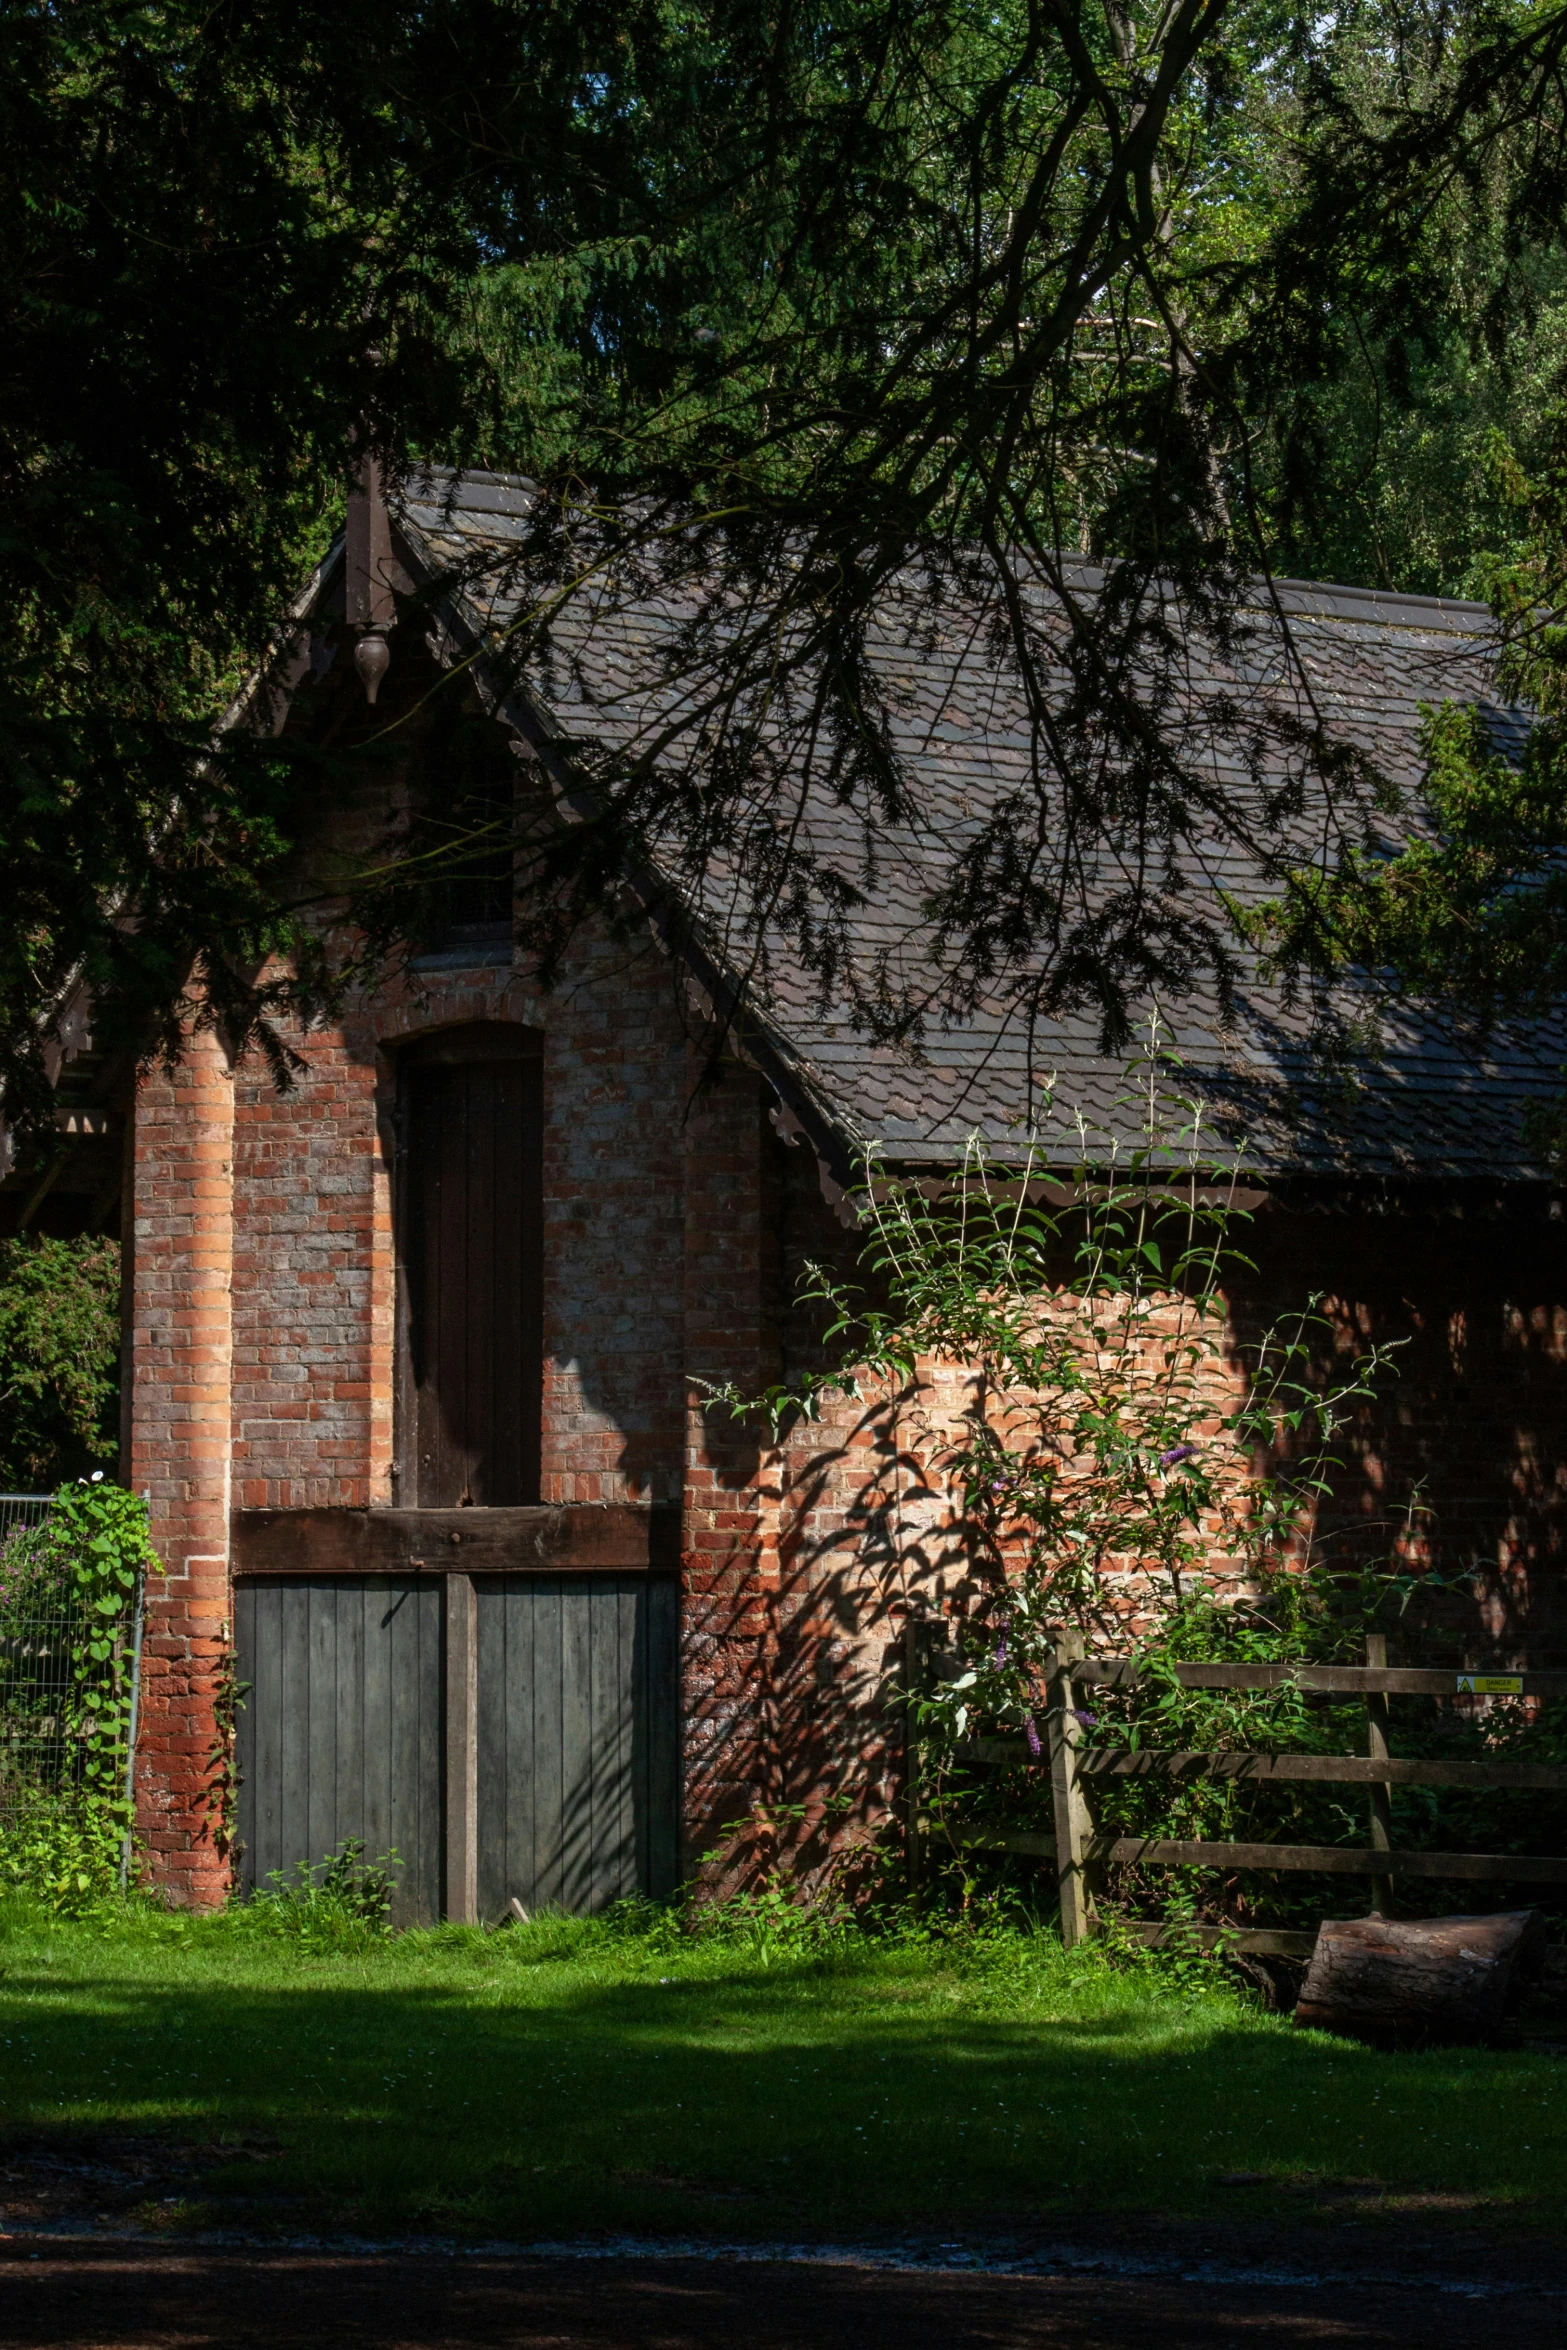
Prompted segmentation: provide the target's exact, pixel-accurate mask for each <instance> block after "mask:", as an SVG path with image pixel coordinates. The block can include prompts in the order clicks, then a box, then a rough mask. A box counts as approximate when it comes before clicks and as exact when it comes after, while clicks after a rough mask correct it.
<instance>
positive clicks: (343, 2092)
mask: <svg viewBox="0 0 1567 2350" xmlns="http://www.w3.org/2000/svg"><path fill="white" fill-rule="evenodd" d="M0 1969H3V1972H0V2018H3V2029H0V2065H3V2073H0V2113H3V2116H4V2120H5V2124H6V2126H7V2128H8V2130H9V2132H10V2133H11V2136H12V2142H13V2144H14V2143H15V2141H16V2135H17V2133H18V2132H25V2133H28V2134H34V2133H36V2132H37V2131H38V2130H39V2129H40V2128H42V2129H44V2130H45V2131H54V2130H64V2131H66V2132H67V2133H68V2134H70V2136H71V2137H73V2138H74V2139H76V2140H77V2141H78V2142H79V2141H80V2137H81V2133H83V2132H89V2133H91V2132H95V2131H103V2132H111V2133H115V2134H124V2133H137V2134H143V2135H146V2134H154V2133H161V2134H167V2135H170V2136H172V2137H174V2138H177V2139H179V2140H180V2141H182V2142H184V2143H186V2144H197V2145H201V2146H204V2147H206V2148H208V2149H210V2152H209V2154H208V2155H207V2156H206V2157H204V2159H203V2163H202V2168H203V2171H204V2173H205V2175H204V2177H203V2179H202V2183H201V2185H200V2188H199V2190H198V2191H197V2193H196V2198H195V2201H194V2202H193V2203H191V2204H189V2205H187V2206H186V2207H183V2208H181V2209H180V2210H179V2212H178V2213H177V2216H178V2217H179V2218H180V2219H181V2221H182V2222H188V2221H190V2220H192V2219H195V2220H200V2221H211V2222H216V2223H228V2224H242V2225H245V2226H251V2227H254V2226H267V2225H269V2224H277V2225H280V2226H284V2227H286V2228H289V2229H292V2230H297V2229H300V2228H304V2227H333V2228H366V2227H368V2228H370V2229H372V2230H382V2231H384V2230H390V2229H393V2228H404V2229H419V2230H435V2231H438V2232H441V2233H453V2234H458V2235H478V2236H496V2235H499V2236H505V2237H509V2238H522V2239H528V2238H533V2237H539V2236H556V2235H562V2234H575V2233H577V2232H579V2231H583V2230H594V2229H606V2228H607V2229H630V2230H636V2231H639V2232H640V2231H678V2232H681V2233H688V2232H700V2233H703V2234H707V2235H717V2236H723V2237H726V2238H733V2237H739V2236H776V2235H828V2236H835V2237H838V2238H840V2239H841V2238H846V2237H847V2238H861V2239H864V2238H865V2237H867V2236H870V2235H873V2234H875V2233H876V2232H877V2231H889V2230H896V2229H901V2228H922V2229H930V2228H936V2229H946V2228H949V2227H952V2228H957V2227H963V2226H982V2225H985V2224H1009V2223H1016V2222H1024V2223H1027V2222H1029V2221H1043V2220H1052V2221H1054V2220H1059V2219H1060V2218H1062V2217H1063V2216H1067V2215H1070V2214H1072V2213H1074V2212H1084V2211H1094V2212H1101V2213H1103V2212H1112V2213H1113V2212H1128V2211H1138V2210H1144V2211H1157V2212H1161V2213H1167V2214H1177V2215H1179V2214H1192V2215H1200V2214H1205V2213H1212V2212H1215V2211H1219V2212H1223V2213H1225V2214H1227V2215H1229V2216H1232V2217H1235V2218H1243V2217H1248V2216H1253V2215H1255V2216H1259V2217H1260V2216H1268V2217H1272V2218H1283V2217H1288V2218H1292V2219H1303V2218H1309V2217H1320V2216H1322V2215H1323V2214H1324V2213H1325V2212H1328V2211H1332V2212H1338V2213H1343V2212H1345V2211H1348V2210H1353V2211H1355V2212H1356V2213H1357V2215H1358V2214H1359V2213H1361V2212H1362V2211H1363V2210H1364V2209H1365V2208H1366V2207H1367V2205H1368V2204H1370V2205H1372V2206H1373V2207H1374V2208H1377V2209H1380V2210H1383V2211H1387V2210H1392V2209H1397V2208H1399V2207H1400V2199H1403V2198H1411V2197H1413V2198H1426V2197H1432V2196H1435V2197H1439V2198H1449V2197H1451V2198H1455V2199H1457V2201H1456V2203H1455V2205H1454V2206H1452V2208H1457V2209H1464V2208H1468V2209H1471V2210H1476V2211H1478V2212H1481V2213H1483V2214H1484V2215H1485V2216H1486V2217H1488V2218H1490V2219H1492V2220H1498V2221H1511V2222H1513V2223H1521V2224H1530V2223H1532V2224H1535V2225H1552V2226H1554V2225H1557V2224H1559V2218H1560V2214H1561V2212H1562V2209H1563V2201H1562V2198H1563V2192H1564V2189H1567V2100H1564V2098H1563V2095H1562V2088H1561V2084H1562V2082H1563V2079H1564V2073H1563V2069H1562V2065H1561V2061H1560V2060H1559V2059H1556V2058H1553V2057H1551V2056H1548V2055H1508V2054H1490V2053H1484V2052H1474V2051H1464V2052H1450V2053H1434V2054H1425V2055H1399V2056H1389V2055H1379V2054H1375V2053H1373V2052H1371V2051H1369V2050H1366V2049H1361V2048H1358V2047H1354V2046H1350V2045H1347V2044H1345V2043H1342V2042H1337V2041H1333V2040H1330V2039H1327V2038H1325V2037H1323V2036H1321V2035H1318V2034H1312V2033H1299V2032H1296V2031H1295V2030H1294V2029H1293V2028H1292V2027H1291V2026H1290V2025H1289V2024H1288V2023H1287V2022H1284V2021H1281V2020H1279V2019H1276V2018H1273V2017H1269V2016H1267V2015H1265V2014H1263V2013H1261V2012H1260V2011H1259V2010H1258V2009H1257V2008H1256V2007H1254V2006H1252V2005H1251V2004H1249V2003H1248V2002H1247V2001H1246V2000H1245V1999H1244V1998H1243V1997H1241V1996H1240V1995H1238V1994H1236V1993H1234V1992H1233V1991H1229V1990H1226V1989H1225V1988H1224V1985H1223V1979H1222V1978H1221V1977H1219V1976H1217V1975H1215V1976H1214V1977H1213V1978H1212V1983H1211V1987H1204V1985H1203V1984H1202V1983H1201V1982H1200V1981H1199V1982H1197V1983H1195V1984H1194V1983H1189V1982H1184V1981H1182V1980H1180V1979H1178V1978H1174V1979H1172V1978H1168V1977H1166V1978H1162V1979H1161V1978H1160V1977H1159V1976H1157V1975H1155V1974H1152V1973H1149V1972H1146V1971H1141V1970H1138V1971H1119V1972H1118V1971H1116V1969H1115V1968H1114V1967H1112V1966H1111V1965H1108V1964H1107V1963H1106V1962H1105V1961H1104V1960H1103V1959H1102V1958H1100V1957H1098V1956H1096V1955H1092V1954H1078V1955H1077V1956H1076V1957H1074V1958H1073V1959H1072V1960H1070V1961H1069V1960H1068V1959H1067V1958H1066V1957H1065V1956H1064V1955H1063V1953H1062V1951H1061V1950H1060V1947H1059V1945H1058V1944H1057V1943H1056V1942H1055V1941H1054V1940H1053V1938H1052V1937H1050V1936H1049V1935H1046V1934H1037V1935H1031V1934H1025V1933H1010V1934H997V1935H995V1936H993V1937H990V1938H988V1939H987V1938H980V1939H976V1940H969V1941H963V1940H951V1939H949V1940H945V1941H943V1940H929V1939H920V1938H916V1937H914V1936H912V1935H905V1936H901V1937H898V1936H889V1937H887V1938H885V1939H882V1940H875V1939H865V1938H858V1937H856V1938H854V1939H851V1940H849V1941H847V1942H845V1943H844V1944H843V1945H842V1946H841V1947H838V1948H835V1949H832V1950H829V1951H826V1952H824V1953H818V1954H814V1955H813V1954H812V1953H811V1952H809V1951H806V1952H801V1951H799V1950H798V1949H795V1950H793V1951H791V1950H790V1949H789V1948H788V1947H779V1946H778V1945H777V1944H776V1943H774V1942H773V1941H771V1940H770V1939H769V1938H768V1936H767V1934H766V1933H765V1932H762V1931H756V1932H751V1933H746V1932H734V1933H731V1934H728V1935H725V1936H723V1937H710V1938H703V1939H697V1940H691V1939H687V1938H682V1937H680V1936H679V1935H677V1934H675V1933H674V1932H673V1931H672V1930H670V1929H669V1928H667V1927H665V1928H664V1929H662V1930H654V1931H651V1932H641V1933H639V1932H630V1931H625V1932H615V1931H611V1930H606V1929H604V1928H602V1927H593V1926H584V1925H574V1924H570V1923H567V1922H564V1921H563V1922H560V1923H557V1924H550V1923H544V1924H541V1925H538V1926H533V1927H526V1928H518V1929H515V1930H508V1931H506V1932H502V1933H498V1934H493V1935H490V1936H485V1935H483V1934H480V1933H477V1932H471V1931H466V1930H462V1929H456V1928H443V1929H438V1930H435V1931H433V1932H428V1933H411V1934H407V1935H404V1936H402V1937H400V1938H398V1939H395V1940H387V1941H383V1942H379V1943H373V1944H368V1945H367V1946H365V1947H363V1948H360V1949H357V1950H355V1949H351V1948H350V1949H341V1948H333V1947H332V1946H331V1945H330V1944H327V1945H325V1946H323V1947H319V1948H317V1947H312V1946H311V1945H310V1944H309V1943H308V1942H306V1943H301V1942H298V1941H292V1940H289V1939H285V1938H283V1937H281V1936H279V1935H277V1934H273V1933H268V1932H266V1931H263V1930H261V1929H260V1928H259V1927H257V1926H256V1925H255V1924H254V1923H253V1922H250V1921H247V1920H246V1919H245V1918H243V1917H241V1918H238V1919H218V1920H215V1921H211V1922H205V1923H193V1922H180V1921H176V1920H173V1919H170V1918H166V1917H161V1916H160V1915H159V1914H158V1913H156V1912H154V1911H151V1910H148V1909H133V1910H131V1911H129V1912H128V1913H125V1914H124V1915H121V1916H119V1917H115V1916H113V1915H110V1916H107V1917H105V1918H104V1919H103V1920H101V1921H88V1922H86V1923H81V1924H54V1925H51V1924H50V1922H49V1921H48V1920H47V1918H45V1917H44V1916H43V1915H42V1914H41V1913H39V1912H38V1911H35V1910H29V1909H27V1908H24V1907H21V1906H12V1907H10V1908H9V1909H0ZM258 2153H259V2154H260V2155H261V2156H263V2157H264V2158H265V2159H261V2160H258V2159H256V2156H257V2154H258ZM1245 2171H1256V2172H1260V2173H1262V2174H1264V2176H1263V2179H1262V2181H1261V2183H1255V2184H1250V2185H1240V2186H1236V2185H1225V2184H1222V2183H1221V2180H1222V2176H1223V2174H1225V2173H1233V2172H1245ZM1346 2181H1361V2182H1369V2181H1375V2182H1377V2183H1378V2186H1379V2187H1380V2188H1381V2189H1382V2190H1383V2194H1382V2196H1381V2197H1380V2198H1378V2197H1377V2196H1375V2195H1374V2194H1373V2192H1372V2190H1371V2189H1370V2188H1369V2187H1366V2186H1360V2187H1350V2188H1346V2187H1344V2185H1343V2184H1342V2182H1346ZM1471 2199H1474V2200H1473V2201H1472V2202H1471ZM163 2208H164V2216H165V2217H169V2216H176V2215H171V2214H170V2213H169V2211H168V2209H167V2207H163ZM1403 2208H1406V2209H1407V2208H1408V2205H1407V2204H1404V2205H1403ZM1426 2208H1430V2207H1429V2206H1427V2207H1426Z"/></svg>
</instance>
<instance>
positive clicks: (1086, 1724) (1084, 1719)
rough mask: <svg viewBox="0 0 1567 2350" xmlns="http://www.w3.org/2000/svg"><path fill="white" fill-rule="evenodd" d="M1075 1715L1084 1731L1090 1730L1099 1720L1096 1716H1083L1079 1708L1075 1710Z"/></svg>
mask: <svg viewBox="0 0 1567 2350" xmlns="http://www.w3.org/2000/svg"><path fill="white" fill-rule="evenodd" d="M1076 1713H1077V1718H1078V1720H1079V1721H1080V1722H1081V1723H1082V1725H1083V1728H1084V1729H1085V1730H1091V1729H1092V1728H1093V1726H1094V1724H1095V1723H1096V1722H1097V1721H1098V1719H1099V1716H1098V1715H1097V1714H1085V1713H1084V1711H1083V1709H1082V1707H1081V1706H1078V1707H1077V1708H1076Z"/></svg>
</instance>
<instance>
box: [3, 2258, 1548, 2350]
mask: <svg viewBox="0 0 1567 2350" xmlns="http://www.w3.org/2000/svg"><path fill="white" fill-rule="evenodd" d="M1514 2282H1515V2284H1516V2285H1517V2286H1518V2288H1519V2289H1506V2286H1505V2283H1504V2280H1503V2279H1502V2278H1501V2277H1500V2275H1499V2274H1497V2275H1493V2277H1492V2279H1491V2281H1490V2284H1489V2285H1488V2286H1487V2285H1486V2284H1485V2282H1484V2281H1483V2280H1480V2279H1476V2283H1477V2286H1478V2289H1479V2293H1480V2297H1479V2298H1475V2297H1472V2296H1471V2294H1469V2293H1467V2292H1464V2291H1462V2290H1455V2289H1447V2290H1444V2289H1442V2288H1441V2287H1439V2286H1438V2285H1435V2284H1431V2283H1379V2282H1373V2281H1370V2280H1369V2279H1368V2280H1367V2281H1364V2282H1361V2281H1355V2282H1350V2283H1337V2284H1325V2285H1321V2286H1310V2285H1302V2284H1300V2283H1298V2282H1289V2283H1286V2282H1278V2283H1262V2282H1248V2283H1244V2284H1243V2283H1234V2282H1213V2281H1204V2280H1203V2279H1201V2278H1200V2277H1192V2278H1186V2279H1183V2278H1179V2277H1173V2276H1172V2277H1159V2278H1146V2277H1142V2278H1137V2277H1132V2278H1128V2277H1120V2276H1109V2275H1092V2276H1082V2275H1063V2276H1015V2275H999V2274H983V2275H975V2274H969V2275H965V2274H962V2273H956V2272H954V2271H952V2270H937V2271H925V2272H920V2273H910V2272H909V2271H907V2270H889V2269H885V2268H872V2267H864V2266H854V2265H850V2264H848V2263H842V2264H839V2263H833V2264H821V2265H818V2264H816V2263H814V2262H797V2261H791V2262H774V2261H747V2262H724V2261H717V2260H690V2259H675V2260H636V2259H617V2260H583V2259H569V2260H551V2259H517V2258H515V2257H500V2256H496V2255H490V2254H483V2253H478V2254H463V2255H461V2256H458V2257H455V2258H454V2257H451V2256H442V2255H432V2254H425V2255H417V2256H409V2255H405V2254H379V2253H364V2252H298V2251H265V2252H262V2251H238V2250H206V2249H202V2248H193V2247H188V2246H181V2247H178V2248H173V2247H170V2248H159V2247H157V2246H153V2245H139V2244H126V2243H118V2242H117V2243H106V2242H102V2241H99V2242H91V2241H70V2240H67V2241H61V2240H59V2239H54V2240H49V2239H40V2238H36V2237H35V2238H33V2239H31V2240H29V2239H27V2238H25V2237H15V2236H13V2237H9V2238H6V2239H5V2240H4V2241H0V2344H4V2345H13V2344H14V2345H18V2346H20V2345H27V2346H28V2350H32V2346H34V2345H37V2346H38V2350H42V2346H43V2345H48V2346H49V2350H206V2346H207V2345H213V2346H214V2350H217V2346H219V2345H221V2346H222V2350H248V2346H249V2345H255V2346H256V2350H262V2345H265V2350H293V2346H294V2345H296V2344H317V2343H331V2344H334V2345H337V2344H341V2345H344V2346H345V2350H351V2346H353V2345H357V2344H361V2343H363V2344H366V2345H369V2344H374V2345H375V2346H376V2350H501V2346H504V2350H565V2346H567V2345H569V2346H570V2350H730V2345H744V2350H799V2346H804V2345H817V2344H824V2345H836V2344H840V2343H841V2344H843V2345H845V2350H970V2346H972V2350H1024V2346H1025V2345H1026V2346H1027V2350H1036V2346H1037V2350H1143V2346H1144V2345H1147V2346H1149V2350H1151V2346H1152V2345H1154V2344H1158V2345H1159V2350H1225V2346H1227V2345H1231V2344H1233V2345H1236V2346H1237V2350H1296V2346H1297V2345H1298V2346H1299V2350H1319V2346H1320V2350H1329V2346H1331V2350H1460V2346H1462V2350H1476V2345H1478V2344H1481V2343H1486V2342H1490V2341H1497V2342H1502V2341H1505V2343H1506V2344H1507V2350H1537V2346H1538V2350H1546V2345H1547V2344H1548V2345H1550V2350H1560V2344H1561V2342H1562V2340H1563V2339H1564V2336H1567V2271H1564V2270H1563V2269H1562V2267H1561V2264H1560V2262H1559V2261H1555V2260H1553V2261H1551V2262H1550V2263H1549V2264H1548V2265H1544V2266H1542V2265H1540V2264H1539V2263H1538V2262H1537V2263H1535V2264H1533V2267H1532V2269H1531V2270H1526V2271H1525V2272H1524V2273H1523V2275H1522V2276H1521V2277H1519V2278H1516V2279H1515V2280H1514Z"/></svg>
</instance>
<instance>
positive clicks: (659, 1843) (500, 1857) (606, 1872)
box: [476, 1574, 678, 1918]
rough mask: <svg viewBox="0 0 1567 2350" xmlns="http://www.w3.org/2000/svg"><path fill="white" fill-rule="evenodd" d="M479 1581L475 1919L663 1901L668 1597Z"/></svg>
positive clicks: (611, 1584)
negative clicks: (511, 1907) (644, 1897)
mask: <svg viewBox="0 0 1567 2350" xmlns="http://www.w3.org/2000/svg"><path fill="white" fill-rule="evenodd" d="M476 1581H477V1582H478V1588H477V1592H476V1599H477V1608H476V1618H477V1621H476V1631H477V1651H478V1709H477V1758H476V1759H477V1781H478V1847H479V1850H478V1880H479V1881H478V1894H479V1914H480V1916H481V1917H485V1918H492V1917H498V1916H499V1915H500V1913H501V1912H502V1911H503V1910H504V1909H505V1907H506V1904H507V1902H508V1901H510V1900H512V1899H516V1900H518V1901H520V1902H521V1903H522V1906H523V1908H524V1909H526V1910H529V1911H532V1910H535V1909H541V1908H554V1909H568V1910H578V1911H587V1910H597V1909H603V1908H605V1907H606V1906H607V1905H608V1904H609V1903H610V1902H612V1901H618V1900H620V1899H622V1898H624V1897H625V1896H627V1895H629V1894H633V1893H645V1894H648V1895H651V1896H652V1897H653V1898H654V1899H655V1900H657V1899H662V1898H664V1897H665V1896H667V1895H668V1894H671V1893H672V1892H673V1891H674V1889H675V1879H676V1853H675V1810H676V1787H675V1775H676V1751H675V1704H674V1690H675V1630H676V1622H675V1619H676V1606H677V1597H678V1594H677V1587H676V1585H675V1584H674V1583H673V1582H672V1581H670V1580H668V1579H667V1578H665V1577H662V1576H660V1577H649V1576H646V1575H578V1574H569V1575H496V1576H487V1577H485V1578H484V1579H482V1580H478V1579H477V1578H476Z"/></svg>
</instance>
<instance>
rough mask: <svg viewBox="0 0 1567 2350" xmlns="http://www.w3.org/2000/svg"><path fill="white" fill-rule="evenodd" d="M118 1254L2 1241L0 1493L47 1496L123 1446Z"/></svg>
mask: <svg viewBox="0 0 1567 2350" xmlns="http://www.w3.org/2000/svg"><path fill="white" fill-rule="evenodd" d="M119 1365H120V1251H119V1248H118V1245H117V1244H116V1243H115V1242H114V1241H112V1240H95V1239H83V1240H51V1239H48V1238H47V1237H41V1236H25V1235H24V1236H23V1237H22V1238H20V1239H17V1240H6V1241H0V1490H3V1491H5V1492H9V1493H45V1492H48V1491H49V1490H51V1489H52V1488H53V1487H54V1486H55V1485H58V1484H60V1483H61V1482H62V1481H63V1480H65V1479H66V1478H69V1477H77V1476H81V1475H82V1474H84V1473H85V1472H88V1471H91V1470H93V1469H95V1468H101V1467H102V1466H103V1465H104V1464H105V1463H106V1462H108V1461H110V1460H112V1459H113V1457H114V1454H115V1452H116V1450H117V1448H118V1445H119V1401H120V1380H119Z"/></svg>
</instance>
